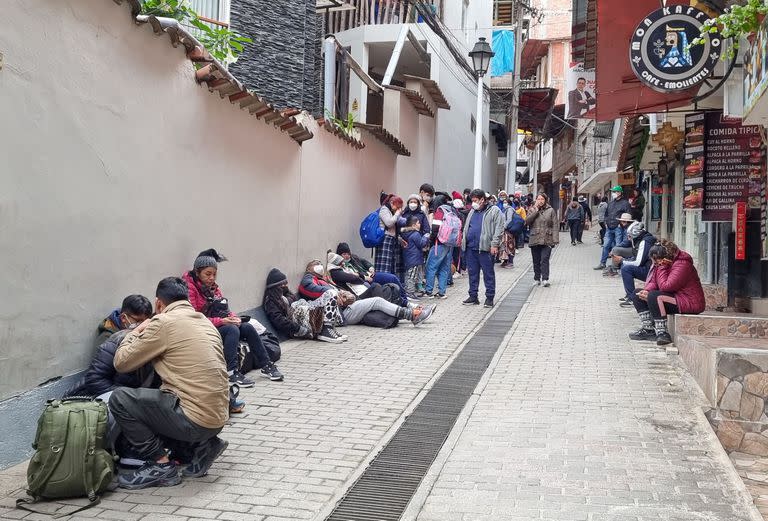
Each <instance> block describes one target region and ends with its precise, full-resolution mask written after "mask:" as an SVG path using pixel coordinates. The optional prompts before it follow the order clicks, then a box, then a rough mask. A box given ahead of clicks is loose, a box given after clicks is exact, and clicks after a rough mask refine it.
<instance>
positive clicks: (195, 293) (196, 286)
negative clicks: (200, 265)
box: [181, 271, 236, 327]
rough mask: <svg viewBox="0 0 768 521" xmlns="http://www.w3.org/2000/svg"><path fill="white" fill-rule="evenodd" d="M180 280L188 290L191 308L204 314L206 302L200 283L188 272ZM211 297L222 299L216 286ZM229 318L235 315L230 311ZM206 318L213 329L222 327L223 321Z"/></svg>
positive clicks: (217, 318)
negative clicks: (185, 284) (182, 280)
mask: <svg viewBox="0 0 768 521" xmlns="http://www.w3.org/2000/svg"><path fill="white" fill-rule="evenodd" d="M181 278H182V279H184V282H186V283H187V288H189V303H190V304H192V307H193V308H195V311H197V312H198V313H203V314H205V311H204V310H205V306H206V304H208V300H207V299H206V298H205V295H203V290H202V289H201V287H200V281H198V280H196V279H195V278H193V277H192V272H190V271H188V272H186V273H185V274H184V275H182V276H181ZM213 296H214V297H215V298H218V299H220V298H224V297H223V296H222V294H221V290H220V289H219V287H218V286H216V289H215V290H213ZM229 316H230V317H234V316H236V315H235V314H234V313H233V312H232V311H230V312H229ZM208 318H209V319H210V321H211V323H212V324H213V326H214V327H221V326H223V325H224V322H222V320H223V319H221V318H219V317H208Z"/></svg>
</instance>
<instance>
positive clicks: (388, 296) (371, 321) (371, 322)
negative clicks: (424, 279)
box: [361, 284, 401, 329]
mask: <svg viewBox="0 0 768 521" xmlns="http://www.w3.org/2000/svg"><path fill="white" fill-rule="evenodd" d="M369 296H370V297H381V298H383V299H384V300H386V301H388V302H391V303H393V304H396V305H398V306H399V305H401V301H400V288H399V287H398V286H397V284H373V285H372V286H371V291H370V293H369ZM399 321H400V319H398V318H397V317H393V316H391V315H387V314H386V313H384V312H383V311H369V312H368V313H366V314H365V316H364V317H363V321H362V322H361V324H363V325H366V326H368V327H378V328H381V329H390V328H393V327H397V324H398V322H399Z"/></svg>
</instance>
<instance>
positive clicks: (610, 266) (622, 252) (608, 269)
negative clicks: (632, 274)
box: [603, 213, 636, 277]
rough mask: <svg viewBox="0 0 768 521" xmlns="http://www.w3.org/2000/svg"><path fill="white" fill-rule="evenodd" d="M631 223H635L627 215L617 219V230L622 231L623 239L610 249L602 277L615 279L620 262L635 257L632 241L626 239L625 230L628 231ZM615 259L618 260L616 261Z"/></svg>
mask: <svg viewBox="0 0 768 521" xmlns="http://www.w3.org/2000/svg"><path fill="white" fill-rule="evenodd" d="M633 223H635V221H634V219H632V216H631V215H629V214H628V213H625V214H622V215H621V217H619V228H621V229H622V232H623V234H624V239H623V240H622V241H621V242H619V243H616V246H614V247H613V248H611V252H610V254H609V255H608V257H609V258H610V259H611V260H610V261H609V262H608V263H607V264H606V265H605V269H604V270H603V277H615V276H616V275H618V274H619V268H620V266H621V260H622V259H624V258H625V257H630V258H631V257H634V256H635V249H636V246H635V244H634V243H633V242H632V240H631V239H630V238H628V237H627V230H629V227H630V226H631V225H632V224H633ZM616 259H618V261H617V260H616Z"/></svg>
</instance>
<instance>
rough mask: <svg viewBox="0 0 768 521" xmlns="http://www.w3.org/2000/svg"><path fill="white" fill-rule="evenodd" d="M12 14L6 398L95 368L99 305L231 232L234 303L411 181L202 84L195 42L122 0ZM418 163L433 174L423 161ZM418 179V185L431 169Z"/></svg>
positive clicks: (7, 21)
mask: <svg viewBox="0 0 768 521" xmlns="http://www.w3.org/2000/svg"><path fill="white" fill-rule="evenodd" d="M2 11H3V14H2V16H1V17H0V52H2V53H3V54H4V60H5V65H4V67H3V69H2V70H0V114H2V118H1V119H0V154H1V155H2V162H0V184H1V186H2V187H3V188H2V190H1V191H0V251H2V252H3V254H4V255H3V257H4V259H5V262H4V265H3V274H4V276H3V278H2V280H3V286H4V287H3V297H4V298H3V299H2V300H0V362H2V363H0V399H3V398H5V397H8V396H10V395H13V394H16V393H18V392H20V391H23V390H25V389H30V388H32V387H34V386H36V385H38V384H40V383H41V382H43V381H45V380H47V379H49V378H52V377H56V376H60V375H67V374H70V373H73V372H76V371H78V370H79V369H81V368H83V367H84V366H85V365H86V364H87V362H88V360H89V359H90V357H91V355H92V347H91V342H92V341H93V337H94V334H95V328H96V325H97V323H98V321H99V320H100V319H101V318H103V317H104V316H105V315H106V314H107V313H108V312H109V311H110V310H111V309H113V308H114V307H116V306H118V305H119V303H120V300H121V299H122V298H123V297H124V296H125V295H127V294H129V293H142V294H144V295H147V296H149V297H152V296H153V295H154V289H155V286H156V284H157V281H158V280H159V279H160V278H162V277H165V276H168V275H179V274H181V273H182V272H183V271H184V270H185V269H188V268H189V267H190V265H191V263H192V261H193V260H194V257H195V255H196V254H197V253H198V252H199V251H201V250H203V249H205V248H209V247H215V248H217V249H218V250H219V251H221V252H223V253H224V254H225V255H226V256H228V257H229V259H230V261H229V262H227V263H224V264H223V265H222V266H221V269H220V277H219V282H220V285H221V287H222V288H223V290H224V293H225V294H226V295H227V296H228V297H229V299H230V300H231V302H232V305H233V308H234V309H246V308H249V307H253V306H256V305H259V304H260V303H261V295H262V289H263V286H264V280H265V277H266V274H267V272H268V271H269V269H270V268H272V267H273V266H278V267H281V268H282V269H283V270H284V271H286V273H287V274H288V275H289V278H290V280H291V283H292V284H295V283H296V282H297V276H298V274H299V272H300V271H302V270H303V267H304V265H305V264H306V262H307V261H308V260H309V259H311V258H314V257H321V256H323V255H324V254H325V251H326V249H328V248H335V245H336V243H337V242H338V241H339V240H347V241H348V242H350V244H352V245H353V248H355V247H358V248H360V249H362V247H361V246H360V245H359V238H358V235H357V228H358V226H359V223H360V220H361V218H362V217H363V215H365V214H366V213H368V212H370V211H371V210H372V209H374V208H375V207H376V206H377V204H378V190H379V189H381V188H383V189H385V190H392V189H394V188H395V165H396V158H395V155H394V154H393V153H392V152H391V151H390V150H389V149H386V148H385V147H383V146H382V145H381V144H380V143H378V142H377V141H376V140H372V139H366V142H367V147H366V148H365V149H364V150H363V151H355V150H353V149H352V148H350V147H349V146H348V145H346V144H344V143H342V142H341V141H340V140H338V139H337V138H335V137H333V136H331V135H330V134H328V133H327V132H325V131H324V130H318V131H317V132H316V136H315V138H314V139H312V140H310V141H308V142H306V143H305V144H304V145H303V146H302V147H300V146H299V145H297V144H296V143H295V142H294V141H292V140H291V139H290V138H289V137H288V136H287V135H286V134H282V133H280V132H279V131H278V130H276V129H275V128H273V127H272V126H271V125H266V124H264V123H263V122H262V121H259V120H257V119H256V118H254V117H252V116H250V115H248V113H247V112H245V111H241V110H239V109H238V108H237V107H236V106H234V105H231V104H230V103H229V102H227V101H225V100H221V99H220V98H219V96H218V95H216V94H211V93H209V92H208V90H207V89H206V88H204V87H200V86H198V85H197V84H196V83H195V81H194V79H193V70H192V65H191V64H190V63H189V61H187V59H186V58H185V56H184V53H183V51H182V50H181V49H180V48H179V49H174V48H173V47H171V45H170V44H169V42H168V40H167V38H166V37H156V36H155V35H154V34H153V33H152V31H151V29H150V28H149V27H148V26H141V27H138V26H136V25H135V24H134V23H132V21H131V19H130V17H129V11H128V9H127V7H126V6H125V5H123V6H119V5H116V4H115V3H114V2H112V1H109V0H88V1H83V0H56V1H55V2H52V1H50V0H5V1H4V2H3V9H2ZM414 175H415V176H416V173H414ZM416 179H417V178H416V177H415V180H414V181H413V183H412V184H417V180H416Z"/></svg>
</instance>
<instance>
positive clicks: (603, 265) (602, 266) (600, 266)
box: [592, 264, 605, 271]
mask: <svg viewBox="0 0 768 521" xmlns="http://www.w3.org/2000/svg"><path fill="white" fill-rule="evenodd" d="M592 269H593V270H595V271H597V270H604V269H605V264H598V265H597V266H595V267H594V268H592Z"/></svg>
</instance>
